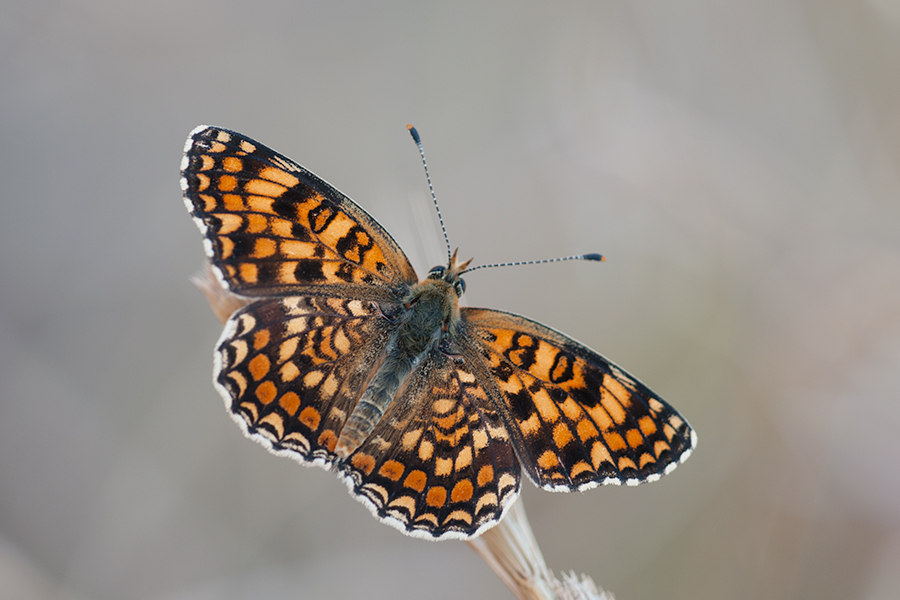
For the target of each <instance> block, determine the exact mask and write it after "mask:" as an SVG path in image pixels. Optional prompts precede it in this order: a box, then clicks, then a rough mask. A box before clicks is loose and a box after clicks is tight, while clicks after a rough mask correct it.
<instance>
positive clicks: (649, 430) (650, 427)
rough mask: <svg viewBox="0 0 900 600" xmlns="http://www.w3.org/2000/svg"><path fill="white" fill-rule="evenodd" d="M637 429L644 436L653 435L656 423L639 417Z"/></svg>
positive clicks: (647, 418)
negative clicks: (638, 428)
mask: <svg viewBox="0 0 900 600" xmlns="http://www.w3.org/2000/svg"><path fill="white" fill-rule="evenodd" d="M638 427H640V428H641V433H643V434H644V435H653V434H654V433H656V423H655V422H654V421H653V419H652V418H650V417H641V418H640V419H639V420H638Z"/></svg>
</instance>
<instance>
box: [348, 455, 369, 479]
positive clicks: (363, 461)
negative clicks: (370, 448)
mask: <svg viewBox="0 0 900 600" xmlns="http://www.w3.org/2000/svg"><path fill="white" fill-rule="evenodd" d="M350 464H352V465H353V466H354V467H355V468H357V469H359V470H360V471H362V472H363V473H365V474H366V475H369V474H371V473H372V469H374V468H375V457H374V456H372V455H371V454H366V453H365V452H357V453H356V454H354V455H353V457H352V458H350Z"/></svg>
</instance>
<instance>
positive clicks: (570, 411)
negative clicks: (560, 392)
mask: <svg viewBox="0 0 900 600" xmlns="http://www.w3.org/2000/svg"><path fill="white" fill-rule="evenodd" d="M559 407H560V408H561V409H562V411H563V414H564V415H566V417H568V419H569V420H570V421H577V420H578V419H580V418H581V417H582V415H583V414H584V411H583V410H582V409H581V407H580V406H578V403H577V402H575V401H574V400H572V399H571V398H566V400H565V401H564V402H563V403H562V404H560V405H559Z"/></svg>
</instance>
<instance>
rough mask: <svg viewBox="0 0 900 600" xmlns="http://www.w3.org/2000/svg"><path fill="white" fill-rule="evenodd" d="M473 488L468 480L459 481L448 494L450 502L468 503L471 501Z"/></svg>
mask: <svg viewBox="0 0 900 600" xmlns="http://www.w3.org/2000/svg"><path fill="white" fill-rule="evenodd" d="M474 491H475V488H474V486H473V485H472V482H471V481H469V480H468V479H460V480H459V481H457V482H456V485H454V486H453V490H452V491H451V492H450V502H468V501H469V500H471V499H472V494H473V493H474Z"/></svg>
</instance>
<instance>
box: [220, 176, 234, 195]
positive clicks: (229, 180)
mask: <svg viewBox="0 0 900 600" xmlns="http://www.w3.org/2000/svg"><path fill="white" fill-rule="evenodd" d="M237 185H238V182H237V178H236V177H235V176H234V175H222V176H221V177H219V184H218V187H219V191H220V192H233V191H234V190H235V189H237Z"/></svg>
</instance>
